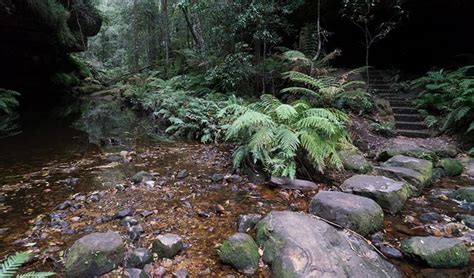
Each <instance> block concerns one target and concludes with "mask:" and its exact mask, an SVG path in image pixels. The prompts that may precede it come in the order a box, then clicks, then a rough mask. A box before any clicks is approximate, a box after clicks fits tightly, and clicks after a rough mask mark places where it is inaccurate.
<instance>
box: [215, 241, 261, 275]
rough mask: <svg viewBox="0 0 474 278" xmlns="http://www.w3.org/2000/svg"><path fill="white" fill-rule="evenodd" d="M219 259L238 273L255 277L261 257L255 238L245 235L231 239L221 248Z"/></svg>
mask: <svg viewBox="0 0 474 278" xmlns="http://www.w3.org/2000/svg"><path fill="white" fill-rule="evenodd" d="M219 258H220V260H221V261H222V262H223V263H225V264H229V265H231V266H232V267H233V268H235V269H236V270H237V271H238V272H240V273H242V274H245V275H253V274H254V273H255V272H256V271H257V269H258V262H259V260H260V255H259V254H258V246H257V244H256V243H255V241H254V240H253V238H252V237H251V236H249V235H247V234H244V233H237V234H234V235H232V236H231V237H229V238H228V239H227V240H226V241H224V243H223V244H222V245H221V247H220V248H219Z"/></svg>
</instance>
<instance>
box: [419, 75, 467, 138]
mask: <svg viewBox="0 0 474 278" xmlns="http://www.w3.org/2000/svg"><path fill="white" fill-rule="evenodd" d="M473 69H474V66H468V67H463V68H460V69H458V70H453V71H447V70H439V71H432V72H428V73H427V75H426V76H423V77H421V78H419V79H416V80H414V81H413V82H412V83H411V85H412V86H413V87H414V88H420V89H421V93H420V97H419V98H418V100H417V105H418V107H419V108H420V109H422V110H423V112H424V114H425V115H426V122H427V124H428V125H429V126H430V127H434V128H437V129H439V131H441V132H448V133H458V134H461V135H462V136H463V137H465V138H467V139H469V138H472V136H473V135H474V75H473V74H472V72H473V71H472V70H473Z"/></svg>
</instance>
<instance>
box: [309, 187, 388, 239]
mask: <svg viewBox="0 0 474 278" xmlns="http://www.w3.org/2000/svg"><path fill="white" fill-rule="evenodd" d="M309 212H310V213H312V214H314V215H317V216H320V217H322V218H324V219H326V220H329V221H331V222H334V223H336V224H339V225H341V226H342V227H344V228H348V229H351V230H353V231H355V232H357V233H359V234H361V235H363V236H366V235H368V234H370V233H373V232H376V231H378V230H380V229H382V227H383V211H382V208H381V207H380V206H379V205H378V204H377V203H376V202H374V201H373V200H372V199H369V198H366V197H362V196H357V195H354V194H348V193H342V192H330V191H321V192H319V193H318V194H316V196H314V198H313V199H312V200H311V204H310V207H309Z"/></svg>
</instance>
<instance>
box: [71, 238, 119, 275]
mask: <svg viewBox="0 0 474 278" xmlns="http://www.w3.org/2000/svg"><path fill="white" fill-rule="evenodd" d="M123 244H124V243H123V241H122V238H121V237H120V235H119V234H117V233H113V232H108V233H93V234H90V235H87V236H85V237H83V238H81V239H79V240H78V241H76V242H75V243H74V244H73V245H72V247H71V248H70V249H69V251H68V254H67V257H66V261H65V268H66V275H67V276H68V277H78V278H79V277H93V276H99V275H102V274H105V273H108V272H110V271H111V270H113V269H115V268H117V267H118V266H119V265H120V264H121V263H122V261H123V258H124V253H125V250H124V247H123Z"/></svg>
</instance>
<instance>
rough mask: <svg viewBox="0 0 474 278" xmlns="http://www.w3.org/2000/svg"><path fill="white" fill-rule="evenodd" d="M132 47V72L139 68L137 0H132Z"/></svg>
mask: <svg viewBox="0 0 474 278" xmlns="http://www.w3.org/2000/svg"><path fill="white" fill-rule="evenodd" d="M132 13H133V42H132V44H133V48H132V69H133V71H134V72H138V71H139V69H140V65H139V63H140V57H139V50H140V42H139V31H140V29H139V28H140V26H139V20H140V18H139V16H140V15H139V12H138V0H133V11H132Z"/></svg>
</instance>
